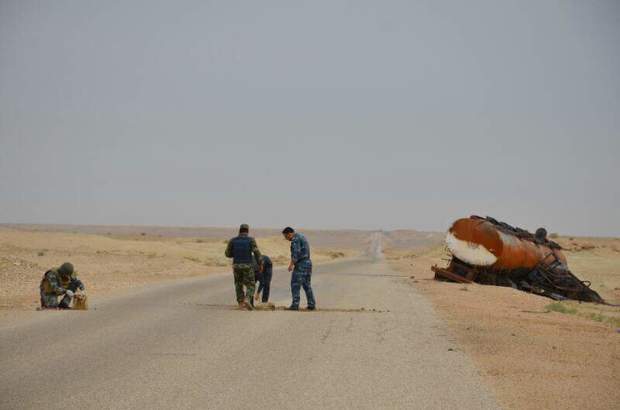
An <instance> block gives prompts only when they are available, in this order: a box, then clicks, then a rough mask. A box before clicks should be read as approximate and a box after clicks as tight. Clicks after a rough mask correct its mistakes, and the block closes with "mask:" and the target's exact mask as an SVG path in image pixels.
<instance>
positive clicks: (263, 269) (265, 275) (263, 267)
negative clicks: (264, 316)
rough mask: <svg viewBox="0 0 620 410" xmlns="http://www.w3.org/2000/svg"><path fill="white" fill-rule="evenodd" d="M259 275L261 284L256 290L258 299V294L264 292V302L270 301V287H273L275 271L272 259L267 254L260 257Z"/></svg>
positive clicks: (258, 278)
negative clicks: (272, 279) (272, 281)
mask: <svg viewBox="0 0 620 410" xmlns="http://www.w3.org/2000/svg"><path fill="white" fill-rule="evenodd" d="M258 269H259V275H258V276H257V280H258V282H260V285H259V286H258V290H257V291H256V300H258V296H259V295H260V293H261V292H262V294H263V295H262V300H261V301H262V302H263V303H267V302H269V289H271V276H272V273H273V264H272V263H271V259H270V258H269V256H267V255H263V256H261V258H260V261H259V263H258Z"/></svg>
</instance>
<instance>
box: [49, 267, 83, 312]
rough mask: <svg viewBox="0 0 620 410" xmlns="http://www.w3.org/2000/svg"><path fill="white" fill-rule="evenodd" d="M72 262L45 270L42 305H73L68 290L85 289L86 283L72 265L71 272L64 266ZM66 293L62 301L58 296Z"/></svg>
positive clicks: (62, 306)
mask: <svg viewBox="0 0 620 410" xmlns="http://www.w3.org/2000/svg"><path fill="white" fill-rule="evenodd" d="M68 265H70V264H63V266H61V267H60V268H52V269H50V270H48V271H47V272H45V274H44V275H43V279H41V285H40V286H39V289H40V290H41V307H42V308H62V309H67V308H69V306H70V305H71V299H72V298H71V296H70V295H68V294H67V291H68V290H70V291H71V292H75V291H77V290H78V289H79V290H84V284H83V283H82V281H80V280H79V279H78V278H77V276H76V274H75V272H73V266H72V265H71V268H70V272H68V271H67V270H66V269H63V267H68ZM61 295H64V297H63V298H62V300H61V301H60V303H58V296H61Z"/></svg>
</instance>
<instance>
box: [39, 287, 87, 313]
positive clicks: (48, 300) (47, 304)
mask: <svg viewBox="0 0 620 410" xmlns="http://www.w3.org/2000/svg"><path fill="white" fill-rule="evenodd" d="M68 289H69V290H70V291H72V292H76V291H77V290H78V287H77V285H74V284H70V285H69V287H68ZM71 300H72V298H71V296H69V295H66V294H65V295H64V296H63V298H62V300H61V301H60V303H58V295H57V294H55V293H43V291H41V307H42V308H57V307H59V308H64V309H66V308H68V307H69V306H71Z"/></svg>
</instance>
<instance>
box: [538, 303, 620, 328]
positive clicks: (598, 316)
mask: <svg viewBox="0 0 620 410" xmlns="http://www.w3.org/2000/svg"><path fill="white" fill-rule="evenodd" d="M568 303H573V302H554V303H551V304H549V305H547V306H545V309H547V311H551V312H558V313H563V314H567V315H575V316H579V317H583V318H585V319H590V320H593V321H595V322H600V323H604V324H607V325H611V326H613V327H618V328H620V317H618V316H612V315H613V314H617V313H618V312H617V311H614V310H610V311H609V312H603V311H602V309H603V307H602V306H598V305H593V304H589V303H588V304H584V303H582V304H579V305H577V306H570V305H569V304H568ZM597 308H598V309H600V310H599V311H598V312H591V311H588V310H591V309H597Z"/></svg>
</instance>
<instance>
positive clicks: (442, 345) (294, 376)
mask: <svg viewBox="0 0 620 410" xmlns="http://www.w3.org/2000/svg"><path fill="white" fill-rule="evenodd" d="M289 281H290V276H289V274H288V273H287V272H284V271H281V270H277V271H275V272H274V280H273V283H272V289H273V294H272V301H274V302H275V303H276V304H277V305H280V306H288V304H289V303H290V291H289ZM312 281H313V286H314V289H315V294H316V298H317V303H318V307H319V310H318V311H315V312H303V311H300V312H289V311H254V312H247V311H240V310H236V308H235V305H236V303H235V300H234V290H233V280H232V274H230V273H226V274H224V273H223V274H214V275H211V276H209V277H207V278H201V279H192V280H185V281H181V282H176V283H173V284H170V283H169V284H165V285H158V286H155V287H151V288H148V289H145V290H142V291H140V292H139V293H136V294H134V295H133V296H123V297H118V298H115V299H108V300H105V301H93V302H91V308H94V309H91V310H90V311H86V312H80V311H45V312H37V314H36V315H35V316H36V317H34V318H32V319H29V320H28V321H25V322H23V323H20V324H18V325H16V326H13V327H3V328H1V329H0V408H1V409H22V408H24V409H26V408H27V409H35V408H36V409H42V408H45V409H46V410H51V409H57V408H58V409H71V408H80V409H86V408H88V409H185V408H193V409H280V408H282V409H289V408H290V409H292V408H298V409H366V408H367V409H378V408H418V409H430V408H442V409H457V408H458V409H487V408H489V409H490V408H497V404H496V403H495V401H494V398H493V397H492V395H491V394H490V393H489V391H488V390H487V388H486V387H485V386H484V385H482V384H481V381H480V377H479V375H478V373H477V370H476V369H475V368H474V366H473V364H472V363H471V362H470V360H469V359H468V357H467V356H466V355H465V354H464V353H463V352H461V351H460V349H459V346H458V345H457V344H456V343H455V341H454V340H453V339H452V338H451V336H450V333H449V331H448V330H447V327H446V325H445V324H444V323H443V322H442V321H441V320H440V319H439V318H438V317H437V315H436V314H435V313H434V311H433V309H432V307H431V305H430V303H429V302H428V301H427V300H426V299H425V298H424V297H422V296H421V295H420V294H419V293H417V292H416V290H415V289H414V288H413V287H412V286H411V283H410V282H411V281H410V280H408V279H407V278H404V277H402V276H400V275H399V274H397V273H395V272H393V271H391V270H390V269H389V268H388V267H387V265H386V263H385V262H384V261H382V259H381V258H377V257H371V258H368V259H367V260H354V261H346V262H340V263H336V264H331V265H325V266H323V267H317V268H316V269H315V273H314V275H313V278H312ZM304 303H305V298H304V295H303V290H302V306H303V304H304ZM362 308H364V310H361V309H362ZM373 309H374V310H375V311H373Z"/></svg>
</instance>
